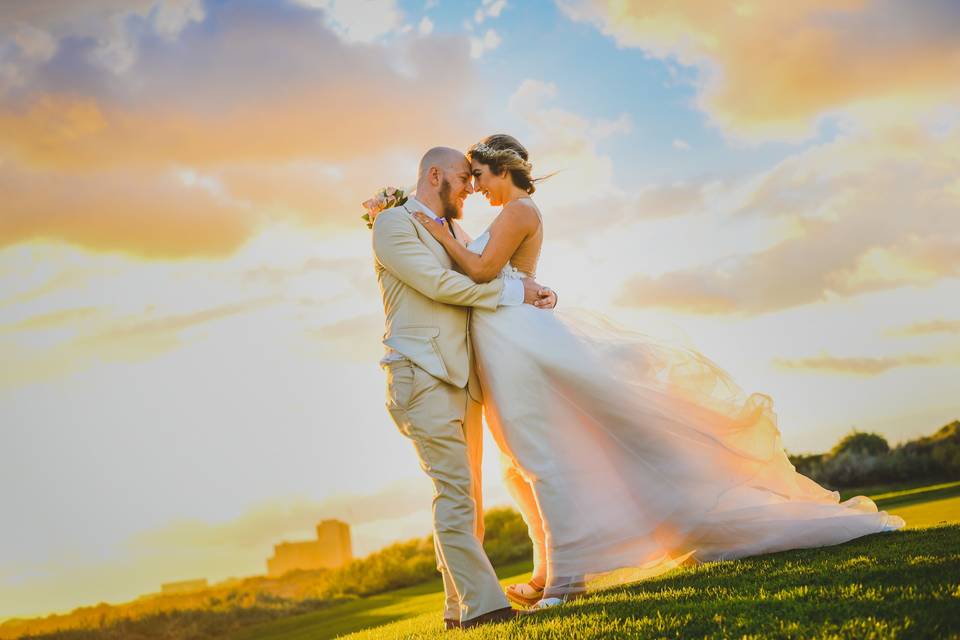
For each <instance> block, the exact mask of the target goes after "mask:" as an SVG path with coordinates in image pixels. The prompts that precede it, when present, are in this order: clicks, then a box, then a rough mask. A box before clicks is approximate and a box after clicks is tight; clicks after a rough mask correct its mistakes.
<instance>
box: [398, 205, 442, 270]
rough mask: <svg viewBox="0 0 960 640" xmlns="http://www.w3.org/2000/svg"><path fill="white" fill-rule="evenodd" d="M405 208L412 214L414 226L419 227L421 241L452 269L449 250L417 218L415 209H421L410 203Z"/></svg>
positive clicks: (418, 233)
mask: <svg viewBox="0 0 960 640" xmlns="http://www.w3.org/2000/svg"><path fill="white" fill-rule="evenodd" d="M403 208H404V209H405V210H406V212H407V213H408V214H409V215H410V219H411V220H413V226H414V227H416V228H417V235H419V236H420V241H421V242H423V244H425V245H427V247H428V248H429V249H430V251H432V252H433V254H434V255H435V256H437V259H438V260H440V262H441V264H443V266H444V267H446V268H447V269H450V268H451V267H452V266H453V262H452V261H451V260H450V256H448V255H447V250H446V249H444V248H443V245H442V244H440V243H439V242H437V239H436V238H434V237H433V236H432V235H430V232H429V231H427V230H426V229H424V227H423V225H422V224H420V221H419V220H417V217H416V216H415V215H413V212H414V211H420V209H418V208H416V207H414V206H412V205H409V204H405V205H403ZM424 213H426V214H427V215H430V213H429V212H426V211H425V212H424Z"/></svg>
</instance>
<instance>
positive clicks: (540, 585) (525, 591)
mask: <svg viewBox="0 0 960 640" xmlns="http://www.w3.org/2000/svg"><path fill="white" fill-rule="evenodd" d="M544 586H545V583H544V582H540V580H539V579H538V578H534V579H532V580H531V581H530V582H520V583H518V584H511V585H509V586H508V587H507V589H506V594H507V600H509V601H510V602H513V603H514V604H519V605H522V606H524V607H530V606H533V605H535V604H537V603H538V602H540V600H541V598H543V589H544Z"/></svg>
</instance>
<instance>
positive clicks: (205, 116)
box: [0, 0, 476, 258]
mask: <svg viewBox="0 0 960 640" xmlns="http://www.w3.org/2000/svg"><path fill="white" fill-rule="evenodd" d="M68 4H69V3H68ZM160 5H162V7H160ZM178 6H179V5H178ZM191 6H193V5H189V4H185V5H184V7H183V9H184V12H185V13H184V12H181V13H176V15H173V14H170V15H167V16H166V18H164V19H163V20H161V22H163V24H162V25H160V24H153V23H154V22H156V21H157V20H159V19H160V18H159V12H160V11H161V9H162V10H164V11H167V10H170V11H172V10H173V8H172V7H167V6H166V5H165V4H163V3H162V2H159V0H157V2H149V1H148V0H143V2H141V3H140V4H138V5H136V7H130V8H128V9H125V8H124V7H123V6H122V3H119V4H118V3H107V4H104V5H103V6H101V5H97V6H96V7H93V8H91V9H89V11H87V12H84V11H83V10H80V9H77V8H76V7H74V8H72V9H69V10H65V12H64V14H63V16H61V17H60V18H56V17H55V16H54V15H53V13H55V12H45V11H25V10H24V11H22V12H21V13H22V14H23V15H22V16H21V18H20V19H19V22H18V24H21V23H22V24H26V25H27V26H29V27H30V28H32V29H34V30H35V31H38V32H39V30H43V29H47V30H49V33H52V34H54V36H56V37H63V38H64V39H63V40H62V41H59V48H60V51H59V52H58V53H57V54H56V55H54V56H53V57H52V58H51V59H50V60H49V61H47V62H45V63H43V64H34V65H33V66H31V67H30V68H29V70H28V71H29V73H27V70H25V71H23V74H26V75H24V82H23V83H21V85H19V86H18V87H17V88H16V90H11V91H8V92H6V93H4V92H3V91H2V89H0V189H2V191H3V193H4V201H3V202H2V203H0V208H2V215H0V247H3V246H8V245H11V244H15V243H18V242H23V241H27V240H31V239H36V238H52V239H57V240H62V241H65V242H69V243H73V244H77V245H80V246H83V247H86V248H90V249H94V250H100V251H109V250H120V251H126V252H130V253H134V254H137V255H140V256H144V257H148V258H177V257H185V256H219V255H225V254H229V253H231V252H233V251H235V250H236V249H237V248H238V247H239V246H240V245H241V244H242V243H243V242H244V241H245V240H246V239H247V238H249V237H250V235H251V234H252V233H253V232H254V230H255V229H256V228H257V227H258V226H259V225H260V224H261V223H263V222H264V221H266V220H268V219H270V218H275V217H281V218H295V219H297V220H299V221H302V222H305V223H307V224H315V223H318V222H322V223H329V222H330V221H334V223H335V224H341V225H346V224H358V222H357V220H356V217H355V216H347V214H346V213H345V212H346V211H350V210H356V211H357V215H359V213H360V208H359V201H360V200H362V199H363V197H364V196H365V194H366V193H367V192H368V191H372V190H373V189H375V188H376V187H377V186H379V185H378V184H377V182H378V180H387V179H390V180H395V179H403V180H409V179H412V178H413V177H414V172H415V163H416V160H417V158H418V157H419V153H420V152H421V151H422V150H423V149H424V148H426V147H429V146H432V145H434V144H438V143H445V144H451V145H458V144H465V143H466V142H467V141H466V140H462V139H461V138H462V133H461V131H462V129H463V122H465V121H475V120H476V118H475V115H476V114H475V113H474V111H473V109H474V108H473V107H472V106H471V104H472V101H471V96H472V95H473V83H472V81H471V74H470V58H469V45H468V43H467V42H465V41H460V40H457V39H454V38H449V37H439V36H437V37H428V38H422V37H416V36H409V37H400V36H398V37H397V38H395V39H393V40H391V41H390V42H388V43H386V44H379V43H378V44H375V45H371V44H353V45H348V44H346V43H344V42H343V41H342V39H341V38H340V37H338V35H337V34H335V33H334V32H333V31H331V30H330V28H328V27H327V26H324V23H323V21H321V20H317V19H316V18H317V12H316V11H315V10H312V9H305V8H302V7H297V6H293V5H288V6H282V7H278V6H272V7H269V8H267V7H263V6H260V5H257V4H255V3H254V4H249V5H248V4H227V5H214V6H209V7H204V9H203V11H200V12H197V11H195V10H193V9H190V7H191ZM158 7H160V8H158ZM187 9H190V10H189V11H188V10H187ZM117 12H120V14H123V15H127V14H130V15H131V16H132V17H131V18H130V19H131V20H149V21H151V22H150V24H151V25H152V26H153V29H154V31H156V30H157V29H159V30H160V31H156V33H157V34H160V35H162V36H164V37H161V38H160V39H156V38H154V39H153V40H151V41H150V46H149V47H146V46H143V47H139V46H138V43H137V42H135V41H134V42H127V40H124V39H129V38H133V37H134V36H135V35H136V33H137V32H136V30H135V29H133V30H130V29H126V28H124V30H122V33H120V34H119V35H117V34H114V35H117V37H118V38H120V39H121V40H123V42H125V43H126V44H129V45H130V47H131V50H136V56H135V57H133V58H131V60H130V61H129V65H128V66H127V67H125V68H124V69H123V70H122V71H118V70H117V69H115V68H114V69H111V68H104V67H103V65H98V64H95V62H94V59H95V58H96V55H94V54H96V52H97V51H99V49H97V47H98V46H99V45H98V44H97V43H98V42H99V40H97V39H96V37H95V36H96V35H97V33H99V32H98V31H97V29H96V28H94V27H95V24H94V23H97V20H94V18H93V17H91V16H92V15H94V14H95V16H94V17H96V16H100V17H101V18H102V17H103V16H104V15H107V16H114V14H116V13H117ZM207 13H209V14H210V15H209V16H208V15H207ZM207 18H215V19H216V21H217V28H216V29H215V30H212V31H207V30H199V29H196V28H191V24H192V23H193V22H197V21H200V20H203V19H207ZM121 22H122V21H121ZM168 22H169V23H170V24H167V23H168ZM174 26H176V27H177V28H176V29H173V27H174ZM11 28H15V25H14V26H11V24H8V23H7V22H4V20H0V32H2V31H3V30H4V29H11ZM168 28H169V29H173V31H171V32H170V34H168V35H169V37H167V36H166V35H164V34H166V33H167V32H165V31H163V30H164V29H168ZM91 29H92V31H91ZM161 32H163V33H161ZM44 33H47V32H46V31H44ZM49 33H48V36H49ZM68 36H72V37H73V39H70V38H69V37H68ZM50 37H53V36H50ZM104 37H107V36H104ZM35 39H36V38H35ZM125 46H126V45H125ZM34 48H36V47H34ZM45 55H46V54H45ZM66 78H69V81H67V80H66ZM398 158H408V160H406V162H407V163H408V164H409V166H408V167H406V168H405V170H402V171H400V170H397V169H396V167H397V165H398ZM377 172H379V174H378V173H377ZM399 173H402V174H403V175H395V174H399ZM378 175H379V176H380V177H378ZM390 176H394V178H391V177H390ZM187 178H189V179H187ZM341 220H342V223H341V222H340V221H341Z"/></svg>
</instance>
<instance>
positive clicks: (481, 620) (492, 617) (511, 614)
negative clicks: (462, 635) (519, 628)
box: [460, 607, 519, 629]
mask: <svg viewBox="0 0 960 640" xmlns="http://www.w3.org/2000/svg"><path fill="white" fill-rule="evenodd" d="M518 613H519V612H518V611H517V610H516V609H514V608H513V607H504V608H503V609H494V610H493V611H488V612H487V613H482V614H480V615H479V616H477V617H476V618H470V619H469V620H464V621H462V622H461V623H460V627H461V628H463V629H472V628H473V627H476V626H479V625H481V624H493V623H495V622H509V621H510V620H516V618H517V614H518Z"/></svg>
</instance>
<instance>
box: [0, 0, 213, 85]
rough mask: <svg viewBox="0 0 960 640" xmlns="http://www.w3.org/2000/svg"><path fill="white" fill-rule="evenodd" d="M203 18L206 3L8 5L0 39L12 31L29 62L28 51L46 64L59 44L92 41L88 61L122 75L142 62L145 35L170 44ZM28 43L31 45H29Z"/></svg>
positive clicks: (66, 0) (50, 0)
mask: <svg viewBox="0 0 960 640" xmlns="http://www.w3.org/2000/svg"><path fill="white" fill-rule="evenodd" d="M205 18H206V12H205V10H204V6H203V2H202V0H130V1H129V2H127V1H124V0H97V1H95V2H84V3H79V2H71V1H70V0H45V1H42V2H21V3H14V4H10V5H8V6H5V7H4V10H3V13H2V15H0V37H2V36H4V35H6V34H10V33H12V34H13V38H14V40H15V41H17V43H18V45H20V50H21V52H22V53H23V55H24V56H25V57H26V58H27V59H30V58H33V57H34V56H32V55H30V54H29V53H28V51H29V52H32V53H34V54H36V53H37V52H39V53H40V54H41V55H40V56H39V57H40V59H42V60H44V61H45V60H48V59H49V58H50V57H52V55H53V52H55V51H57V49H58V43H59V42H61V41H63V40H65V39H74V40H82V41H85V42H86V43H88V44H87V46H86V47H85V49H84V57H85V58H86V60H88V61H89V62H90V63H92V64H94V65H96V66H98V67H101V68H103V69H105V70H108V71H109V72H111V73H113V74H115V75H123V74H125V73H126V72H128V71H129V70H130V69H131V68H132V67H133V66H134V64H135V63H136V61H137V59H138V56H139V50H140V41H141V40H142V39H143V38H144V35H143V34H144V32H147V33H153V34H155V35H157V36H159V37H160V38H162V39H165V40H167V41H171V42H172V41H174V40H176V39H177V38H178V37H179V35H180V33H181V32H182V31H183V30H184V29H186V28H187V27H188V26H189V25H190V24H191V23H201V22H203V21H204V19H205ZM25 42H29V45H28V46H27V47H25V46H24V43H25ZM18 64H22V60H21V61H19V62H18ZM24 66H27V67H29V65H24ZM0 88H2V87H0ZM0 95H2V93H0Z"/></svg>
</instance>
